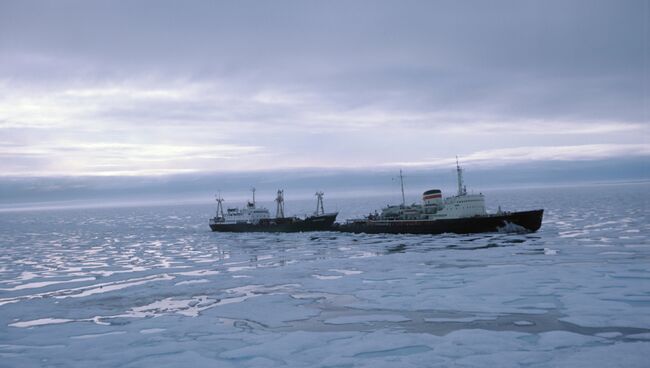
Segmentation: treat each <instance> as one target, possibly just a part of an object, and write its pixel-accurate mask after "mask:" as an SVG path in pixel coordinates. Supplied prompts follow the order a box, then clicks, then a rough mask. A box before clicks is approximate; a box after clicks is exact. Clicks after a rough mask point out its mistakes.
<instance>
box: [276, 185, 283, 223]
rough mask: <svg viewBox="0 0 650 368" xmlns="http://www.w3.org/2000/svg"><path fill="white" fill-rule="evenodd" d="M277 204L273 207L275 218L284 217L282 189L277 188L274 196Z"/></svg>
mask: <svg viewBox="0 0 650 368" xmlns="http://www.w3.org/2000/svg"><path fill="white" fill-rule="evenodd" d="M275 202H276V203H277V206H276V207H275V218H283V217H284V190H280V189H278V196H277V197H276V198H275Z"/></svg>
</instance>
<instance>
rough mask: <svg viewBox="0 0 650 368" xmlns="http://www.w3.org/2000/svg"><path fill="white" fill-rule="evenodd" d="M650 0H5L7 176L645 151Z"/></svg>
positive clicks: (517, 159)
mask: <svg viewBox="0 0 650 368" xmlns="http://www.w3.org/2000/svg"><path fill="white" fill-rule="evenodd" d="M649 8H650V6H649V2H648V1H643V0H638V1H636V0H629V1H615V0H613V1H598V0H596V1H591V0H590V1H580V0H577V1H489V2H486V1H411V0H403V1H354V0H353V1H349V0H346V1H248V0H242V1H213V0H210V1H182V2H178V1H164V0H163V1H159V0H157V1H137V0H136V1H124V2H117V1H85V0H82V1H66V0H62V1H29V0H27V1H25V0H20V1H12V0H4V1H0V180H9V179H11V180H14V179H15V178H46V177H49V178H51V177H94V176H101V177H121V176H141V177H142V176H152V175H153V176H160V175H179V174H189V173H194V174H202V173H215V172H216V173H219V172H256V171H273V170H279V171H282V170H291V169H309V170H319V169H322V170H326V169H327V170H331V169H349V170H354V169H364V170H365V169H393V168H410V169H425V168H453V165H454V163H455V156H456V155H458V156H459V157H460V158H461V161H462V162H464V163H466V164H469V165H474V167H498V166H502V165H525V164H529V163H531V162H558V161H561V162H578V163H579V162H589V161H599V162H603V161H607V160H620V159H625V158H629V159H632V160H636V161H635V162H638V161H639V160H641V161H643V160H644V159H646V158H650V144H649V143H650V139H649V138H650V126H649V122H648V121H649V120H648V117H649V104H650V102H649V101H650V98H649V97H648V96H649V88H650V87H649V86H650V76H649V69H650V66H649V65H650V61H649V60H650V57H649V47H650V46H649V45H650V36H649V34H650V31H649V22H650V9H649ZM2 178H4V179H2Z"/></svg>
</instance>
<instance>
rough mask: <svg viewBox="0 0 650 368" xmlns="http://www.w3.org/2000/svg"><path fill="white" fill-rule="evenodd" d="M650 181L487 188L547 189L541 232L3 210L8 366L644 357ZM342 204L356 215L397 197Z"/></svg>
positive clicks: (0, 327)
mask: <svg viewBox="0 0 650 368" xmlns="http://www.w3.org/2000/svg"><path fill="white" fill-rule="evenodd" d="M648 189H650V186H648V185H647V184H635V185H631V184H628V185H608V186H593V187H582V188H579V187H575V188H562V189H528V190H514V191H495V192H494V193H486V194H487V198H488V205H489V206H492V207H493V209H496V207H497V205H501V206H502V207H503V208H504V209H525V208H529V209H531V208H537V207H544V208H545V209H546V212H545V218H544V224H543V227H542V229H541V230H540V231H539V232H537V233H534V234H525V233H518V232H514V233H513V232H503V233H494V234H477V235H466V236H459V235H452V234H443V235H439V236H416V235H401V236H400V235H364V234H356V235H355V234H338V233H305V234H224V233H212V232H210V231H209V228H208V226H207V218H209V217H210V216H211V214H212V212H213V210H214V209H213V208H212V207H211V206H209V205H206V206H167V207H146V208H115V209H86V210H78V209H77V210H58V211H40V212H28V211H27V212H16V213H2V214H0V245H1V248H0V249H1V251H0V358H1V359H0V361H1V363H0V366H16V367H17V366H20V367H31V366H67V367H75V366H77V367H87V366H103V367H118V366H119V367H158V366H180V365H182V366H196V367H201V366H205V367H214V366H219V367H264V366H269V367H276V366H293V367H305V366H310V367H319V366H320V367H332V366H350V367H389V366H390V367H395V366H399V367H448V366H459V367H485V366H499V367H519V366H527V367H528V366H529V367H615V366H625V367H645V366H646V365H647V359H646V356H647V353H646V352H647V351H650V313H648V310H649V309H650V308H649V307H650V282H649V281H650V269H648V267H647V264H648V261H650V245H649V242H648V235H649V234H650V225H649V224H648V223H647V218H648V212H649V208H650V206H649V201H650V199H649V198H650V197H649V196H647V194H646V193H647V192H648ZM593 198H599V200H598V201H594V200H593ZM328 204H330V205H331V206H333V207H334V206H336V207H338V208H339V209H340V211H341V215H340V217H339V219H340V220H343V219H345V218H347V217H352V216H353V215H359V214H363V213H368V212H369V211H371V210H374V209H375V208H379V207H381V206H382V205H384V204H385V199H384V198H375V199H372V198H369V199H359V200H347V201H339V202H336V201H335V200H330V202H328ZM292 205H294V206H295V209H296V211H297V212H307V211H308V210H309V208H311V205H312V203H311V202H305V203H304V204H301V202H299V203H297V204H292ZM303 205H304V209H303V208H302V207H300V206H303Z"/></svg>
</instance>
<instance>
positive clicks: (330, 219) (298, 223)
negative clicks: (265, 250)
mask: <svg viewBox="0 0 650 368" xmlns="http://www.w3.org/2000/svg"><path fill="white" fill-rule="evenodd" d="M337 215H338V213H327V214H324V215H319V216H310V217H307V218H305V219H299V218H294V217H288V218H280V219H266V220H263V221H260V222H259V223H258V224H249V223H237V224H223V223H211V224H210V229H212V231H223V232H231V233H248V232H264V233H297V232H306V231H330V230H333V228H334V221H336V216H337Z"/></svg>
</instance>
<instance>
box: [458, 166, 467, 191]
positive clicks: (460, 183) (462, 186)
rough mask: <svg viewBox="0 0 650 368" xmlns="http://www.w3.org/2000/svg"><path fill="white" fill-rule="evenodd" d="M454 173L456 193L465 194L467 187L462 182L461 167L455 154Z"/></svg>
mask: <svg viewBox="0 0 650 368" xmlns="http://www.w3.org/2000/svg"><path fill="white" fill-rule="evenodd" d="M456 173H457V174H458V195H459V196H462V195H465V194H467V189H466V188H465V184H464V183H463V169H461V168H460V165H459V164H458V156H456Z"/></svg>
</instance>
